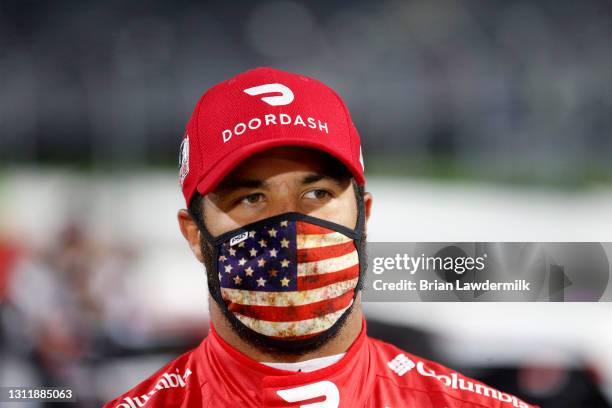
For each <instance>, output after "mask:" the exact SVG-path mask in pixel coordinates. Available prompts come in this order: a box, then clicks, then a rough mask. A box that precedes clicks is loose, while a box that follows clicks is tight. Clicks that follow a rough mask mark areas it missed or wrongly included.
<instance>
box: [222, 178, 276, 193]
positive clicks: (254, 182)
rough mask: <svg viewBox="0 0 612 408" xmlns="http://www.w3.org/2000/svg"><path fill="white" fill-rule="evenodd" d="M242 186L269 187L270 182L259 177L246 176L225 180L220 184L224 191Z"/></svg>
mask: <svg viewBox="0 0 612 408" xmlns="http://www.w3.org/2000/svg"><path fill="white" fill-rule="evenodd" d="M240 188H262V189H266V188H268V183H267V182H265V181H263V180H258V179H246V178H235V179H229V180H224V181H223V182H222V183H221V184H220V185H219V190H222V191H232V190H238V189H240Z"/></svg>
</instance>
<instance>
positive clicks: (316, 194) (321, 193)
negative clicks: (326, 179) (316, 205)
mask: <svg viewBox="0 0 612 408" xmlns="http://www.w3.org/2000/svg"><path fill="white" fill-rule="evenodd" d="M330 197H331V193H330V192H329V191H327V190H323V189H320V188H317V189H315V190H310V191H308V192H306V194H304V198H310V199H315V200H325V199H327V198H330Z"/></svg>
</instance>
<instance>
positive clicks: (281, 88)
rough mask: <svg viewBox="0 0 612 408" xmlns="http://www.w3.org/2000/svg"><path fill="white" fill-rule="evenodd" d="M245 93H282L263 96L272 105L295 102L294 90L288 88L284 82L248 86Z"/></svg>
mask: <svg viewBox="0 0 612 408" xmlns="http://www.w3.org/2000/svg"><path fill="white" fill-rule="evenodd" d="M244 93H246V94H249V95H251V96H256V95H261V94H269V93H280V94H281V95H279V96H264V97H263V98H261V100H262V101H264V102H265V103H267V104H268V105H272V106H281V105H289V104H290V103H291V102H293V91H291V89H289V88H287V87H286V86H285V85H283V84H265V85H259V86H254V87H252V88H247V89H245V90H244Z"/></svg>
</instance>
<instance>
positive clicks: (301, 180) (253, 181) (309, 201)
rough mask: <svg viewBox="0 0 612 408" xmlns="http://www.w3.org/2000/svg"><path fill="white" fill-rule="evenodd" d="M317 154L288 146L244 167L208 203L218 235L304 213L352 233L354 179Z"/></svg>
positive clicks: (206, 199)
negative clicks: (274, 218) (278, 216)
mask: <svg viewBox="0 0 612 408" xmlns="http://www.w3.org/2000/svg"><path fill="white" fill-rule="evenodd" d="M340 166H341V165H339V164H338V163H337V162H336V161H334V160H332V159H330V158H329V157H328V156H327V155H325V154H324V153H321V152H319V151H316V150H312V149H306V148H298V147H282V148H275V149H271V150H267V151H264V152H262V153H259V154H257V155H254V156H252V157H250V158H248V159H247V160H245V161H244V162H243V163H241V164H240V165H238V166H237V167H236V168H235V169H234V170H233V171H232V172H231V173H230V174H228V176H227V177H225V179H224V180H223V181H222V182H221V183H220V184H219V186H218V187H217V188H216V189H215V190H214V191H213V192H211V193H209V194H207V195H206V196H205V197H204V200H203V206H204V215H205V216H204V219H205V223H206V227H207V228H208V230H209V231H210V233H211V234H212V235H214V236H218V235H220V234H222V233H224V232H227V231H230V230H233V229H235V228H238V227H240V226H243V225H246V224H249V223H252V222H255V221H258V220H261V219H264V218H268V217H271V216H274V215H277V214H282V213H285V212H300V213H303V214H308V215H311V216H313V217H317V218H321V219H325V220H328V221H331V222H334V223H336V224H340V225H344V226H346V227H348V228H351V229H352V228H355V224H356V222H357V200H356V197H355V191H354V188H353V183H351V179H350V175H349V174H348V173H347V172H345V171H343V169H341V168H339V167H340Z"/></svg>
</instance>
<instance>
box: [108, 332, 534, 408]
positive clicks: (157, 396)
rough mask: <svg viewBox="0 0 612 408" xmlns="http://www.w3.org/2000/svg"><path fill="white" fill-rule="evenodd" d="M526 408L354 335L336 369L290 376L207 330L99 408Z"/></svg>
mask: <svg viewBox="0 0 612 408" xmlns="http://www.w3.org/2000/svg"><path fill="white" fill-rule="evenodd" d="M140 407H145V408H151V407H180V408H192V407H211V408H218V407H294V408H295V407H308V408H328V407H330V408H331V407H368V408H369V407H376V408H384V407H389V408H400V407H410V408H413V407H414V408H468V407H470V408H474V407H478V408H482V407H497V408H511V407H519V408H527V407H529V408H531V407H534V406H533V405H530V404H527V403H525V402H523V401H521V400H520V399H518V398H516V397H515V396H512V395H509V394H506V393H503V392H500V391H498V390H496V389H494V388H491V387H488V386H486V385H484V384H483V383H481V382H479V381H476V380H473V379H470V378H467V377H465V376H463V375H461V374H459V373H457V372H455V371H453V370H450V369H448V368H446V367H444V366H442V365H440V364H437V363H434V362H431V361H428V360H425V359H422V358H420V357H417V356H414V355H412V354H410V353H407V352H405V351H403V350H400V349H398V348H397V347H395V346H392V345H390V344H387V343H384V342H382V341H380V340H376V339H373V338H371V337H369V336H367V335H366V330H365V322H364V324H363V328H362V331H361V333H360V334H359V336H358V338H357V339H356V340H355V342H354V343H353V344H352V345H351V347H350V348H349V349H348V350H347V352H346V354H345V356H344V357H343V358H342V359H341V360H340V361H338V362H337V363H335V364H333V365H331V366H328V367H325V368H322V369H320V370H316V371H312V372H306V373H302V372H297V373H296V372H293V371H285V370H280V369H277V368H272V367H269V366H266V365H263V364H260V363H258V362H257V361H255V360H252V359H251V358H249V357H247V356H245V355H244V354H242V353H240V352H239V351H237V350H236V349H234V348H233V347H231V346H230V345H229V344H227V343H226V342H225V341H224V340H223V339H222V338H221V337H220V336H219V335H218V334H217V333H216V331H215V330H214V327H212V325H211V331H210V333H209V335H208V336H207V337H206V338H205V339H204V340H203V341H202V343H201V344H200V345H199V346H198V347H196V348H195V349H193V350H191V351H188V352H186V353H185V354H183V355H181V356H180V357H178V358H177V359H176V360H174V361H172V362H170V363H169V364H167V365H166V366H165V367H163V368H161V369H160V370H159V371H157V372H156V373H155V374H153V375H152V376H151V377H149V378H148V379H147V380H145V381H143V382H141V383H140V384H138V385H137V386H136V387H134V388H133V389H132V390H130V391H128V392H127V393H125V394H123V395H121V396H120V397H117V398H116V399H114V400H113V401H110V402H108V403H107V404H106V405H105V408H140Z"/></svg>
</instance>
